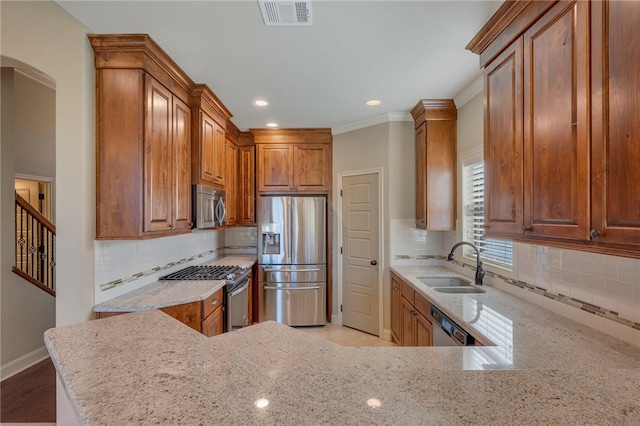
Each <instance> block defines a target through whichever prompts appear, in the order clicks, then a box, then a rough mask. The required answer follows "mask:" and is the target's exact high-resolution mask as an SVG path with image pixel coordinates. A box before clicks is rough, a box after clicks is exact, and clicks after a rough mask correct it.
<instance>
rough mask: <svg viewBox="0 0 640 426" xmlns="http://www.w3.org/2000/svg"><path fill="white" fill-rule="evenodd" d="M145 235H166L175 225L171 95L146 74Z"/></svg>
mask: <svg viewBox="0 0 640 426" xmlns="http://www.w3.org/2000/svg"><path fill="white" fill-rule="evenodd" d="M145 86H146V106H145V109H146V111H145V112H146V116H145V120H146V121H145V134H144V152H145V161H144V181H145V182H144V213H143V216H144V232H154V231H167V230H170V229H171V227H172V221H173V210H172V209H173V206H172V197H173V192H174V191H173V178H172V173H171V171H172V170H173V147H172V144H171V140H172V97H173V96H172V95H171V92H170V91H169V90H167V89H166V88H165V87H164V86H162V85H161V84H160V83H158V82H157V81H156V80H154V79H153V78H152V77H151V76H149V75H148V74H145Z"/></svg>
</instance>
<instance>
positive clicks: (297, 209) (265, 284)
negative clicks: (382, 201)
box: [257, 196, 327, 326]
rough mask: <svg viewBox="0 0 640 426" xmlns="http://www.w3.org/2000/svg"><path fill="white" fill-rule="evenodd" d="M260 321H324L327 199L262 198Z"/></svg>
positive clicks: (259, 228)
mask: <svg viewBox="0 0 640 426" xmlns="http://www.w3.org/2000/svg"><path fill="white" fill-rule="evenodd" d="M257 214H258V219H257V224H258V263H259V265H260V273H259V278H258V291H259V296H258V299H259V319H260V321H267V320H274V321H277V322H279V323H282V324H287V325H292V326H302V325H322V324H325V323H326V316H327V315H326V312H327V308H326V306H327V301H326V294H327V265H326V263H327V262H326V259H327V199H326V197H318V196H312V197H305V196H295V197H293V196H263V197H260V198H258V209H257Z"/></svg>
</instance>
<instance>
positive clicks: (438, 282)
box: [418, 277, 471, 287]
mask: <svg viewBox="0 0 640 426" xmlns="http://www.w3.org/2000/svg"><path fill="white" fill-rule="evenodd" d="M418 280H419V281H420V282H422V283H423V284H424V285H426V286H427V287H460V286H462V287H469V286H470V285H471V282H470V281H467V280H465V279H464V278H460V277H418Z"/></svg>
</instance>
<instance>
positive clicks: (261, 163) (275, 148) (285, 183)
mask: <svg viewBox="0 0 640 426" xmlns="http://www.w3.org/2000/svg"><path fill="white" fill-rule="evenodd" d="M257 171H258V191H266V192H268V191H271V192H273V191H276V192H278V191H292V190H293V145H258V167H257Z"/></svg>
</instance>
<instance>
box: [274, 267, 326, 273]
mask: <svg viewBox="0 0 640 426" xmlns="http://www.w3.org/2000/svg"><path fill="white" fill-rule="evenodd" d="M264 271H265V272H320V268H311V269H265V270H264Z"/></svg>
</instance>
